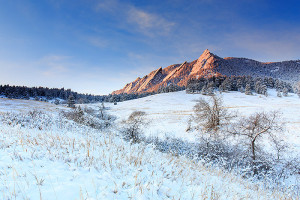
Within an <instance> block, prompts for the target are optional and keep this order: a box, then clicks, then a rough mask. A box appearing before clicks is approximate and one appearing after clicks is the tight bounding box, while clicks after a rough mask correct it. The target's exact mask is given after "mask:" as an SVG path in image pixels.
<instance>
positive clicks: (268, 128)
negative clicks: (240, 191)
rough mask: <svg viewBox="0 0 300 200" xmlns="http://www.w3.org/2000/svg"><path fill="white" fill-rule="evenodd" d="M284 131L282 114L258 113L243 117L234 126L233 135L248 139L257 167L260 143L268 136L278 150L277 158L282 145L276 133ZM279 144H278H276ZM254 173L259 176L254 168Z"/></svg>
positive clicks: (253, 160) (252, 157)
mask: <svg viewBox="0 0 300 200" xmlns="http://www.w3.org/2000/svg"><path fill="white" fill-rule="evenodd" d="M282 130H283V124H282V123H280V113H279V112H277V111H273V112H269V113H267V112H257V113H254V114H253V115H250V116H249V117H241V118H240V119H239V120H238V121H237V122H236V123H235V124H233V126H232V130H230V132H231V133H233V134H235V135H238V136H243V137H244V138H245V139H246V143H247V145H249V147H250V155H251V159H252V162H253V164H254V166H255V163H256V161H257V151H258V149H259V145H258V143H259V141H260V140H261V139H262V138H264V137H265V136H268V138H269V139H270V141H271V142H275V146H276V147H278V148H277V152H278V154H277V156H278V158H279V153H280V151H281V149H283V148H282V144H280V143H279V140H278V139H277V137H278V136H277V135H276V133H277V132H278V131H282ZM276 143H277V144H276ZM254 173H255V174H257V169H256V168H255V167H254Z"/></svg>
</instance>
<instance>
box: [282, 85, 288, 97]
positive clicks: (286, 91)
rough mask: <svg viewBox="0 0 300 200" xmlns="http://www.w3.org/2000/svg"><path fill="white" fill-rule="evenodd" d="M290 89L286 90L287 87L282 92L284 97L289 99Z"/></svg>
mask: <svg viewBox="0 0 300 200" xmlns="http://www.w3.org/2000/svg"><path fill="white" fill-rule="evenodd" d="M288 91H289V90H288V89H287V88H286V87H284V88H283V90H282V95H283V96H284V97H287V96H288Z"/></svg>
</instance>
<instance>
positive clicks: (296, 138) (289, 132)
mask: <svg viewBox="0 0 300 200" xmlns="http://www.w3.org/2000/svg"><path fill="white" fill-rule="evenodd" d="M268 93H269V96H268V97H265V96H263V95H256V94H255V95H253V96H249V95H245V94H243V93H240V92H227V93H222V96H223V101H224V105H225V106H226V107H227V108H229V111H238V112H239V114H240V115H242V116H248V115H250V114H252V113H255V112H259V111H263V110H264V111H272V110H279V111H280V112H281V113H282V120H283V122H285V123H286V132H285V136H286V141H287V142H288V143H289V144H290V145H291V146H292V147H293V148H294V149H295V151H298V153H300V112H299V111H300V99H299V97H298V96H297V95H296V94H289V96H288V97H281V98H279V97H277V95H276V91H275V90H268ZM200 97H203V98H206V99H208V98H209V97H208V96H204V95H201V94H186V93H185V91H180V92H173V93H163V94H157V95H153V96H148V97H145V98H142V99H135V100H130V101H125V102H120V103H118V104H117V105H112V104H111V105H110V107H111V111H110V113H112V114H114V115H116V116H117V117H118V119H119V121H121V120H123V119H126V118H127V117H128V116H129V115H130V113H131V112H133V111H136V110H140V111H145V112H146V113H147V114H148V118H149V119H150V120H151V122H152V123H151V124H150V127H151V128H147V129H146V130H145V134H146V135H155V136H160V137H164V136H169V137H180V138H183V139H187V140H191V141H194V140H195V138H196V137H195V136H196V133H187V132H186V128H187V121H188V119H189V117H190V115H191V114H192V113H193V106H194V105H195V104H196V102H195V100H197V99H199V98H200Z"/></svg>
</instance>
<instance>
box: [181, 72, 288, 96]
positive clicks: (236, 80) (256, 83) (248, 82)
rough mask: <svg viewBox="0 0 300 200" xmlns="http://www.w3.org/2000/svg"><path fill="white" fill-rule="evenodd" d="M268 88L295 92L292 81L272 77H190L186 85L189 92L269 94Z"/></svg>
mask: <svg viewBox="0 0 300 200" xmlns="http://www.w3.org/2000/svg"><path fill="white" fill-rule="evenodd" d="M267 88H275V89H276V91H277V92H282V93H283V94H286V93H288V92H294V91H293V87H292V85H291V84H290V83H287V82H284V81H281V80H279V79H274V78H272V77H263V78H262V77H252V76H212V77H210V78H199V79H189V80H188V81H187V85H186V92H187V93H203V94H209V93H211V92H213V91H214V90H218V91H220V92H224V91H240V92H245V94H251V93H252V92H256V93H257V94H263V95H267Z"/></svg>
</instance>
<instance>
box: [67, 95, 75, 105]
mask: <svg viewBox="0 0 300 200" xmlns="http://www.w3.org/2000/svg"><path fill="white" fill-rule="evenodd" d="M68 107H70V108H75V98H74V96H73V94H72V93H71V94H70V96H69V98H68Z"/></svg>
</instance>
